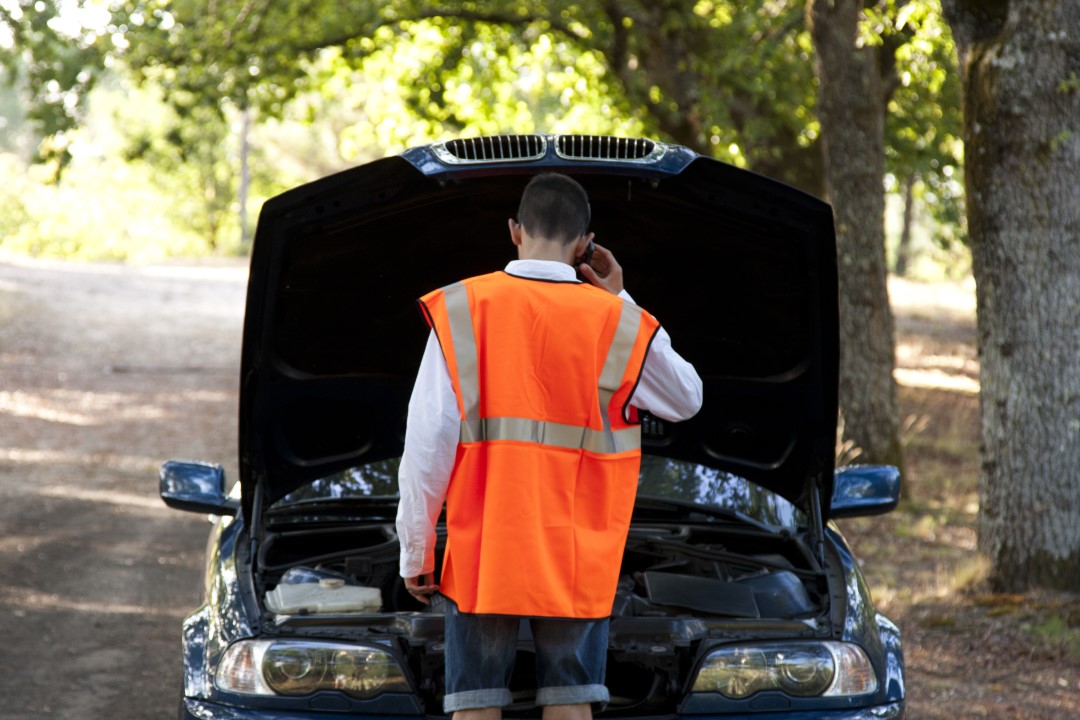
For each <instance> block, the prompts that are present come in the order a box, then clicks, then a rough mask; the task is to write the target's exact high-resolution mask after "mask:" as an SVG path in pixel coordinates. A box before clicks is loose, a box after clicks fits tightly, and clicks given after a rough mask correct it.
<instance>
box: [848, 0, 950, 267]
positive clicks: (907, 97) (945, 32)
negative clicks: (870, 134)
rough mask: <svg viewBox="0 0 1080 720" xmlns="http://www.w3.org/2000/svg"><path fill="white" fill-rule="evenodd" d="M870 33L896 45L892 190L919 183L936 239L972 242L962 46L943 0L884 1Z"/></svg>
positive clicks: (889, 138) (888, 126)
mask: <svg viewBox="0 0 1080 720" xmlns="http://www.w3.org/2000/svg"><path fill="white" fill-rule="evenodd" d="M864 32H865V33H868V37H874V38H877V41H879V42H881V43H882V44H884V45H885V46H886V47H888V48H890V50H891V52H892V56H891V59H892V61H893V66H892V72H891V77H890V80H891V82H892V87H891V88H890V92H889V97H888V101H887V103H888V104H887V113H886V116H885V118H886V120H885V136H886V141H885V147H886V172H887V173H888V176H887V180H888V181H889V182H888V183H887V187H888V188H889V190H891V191H893V192H899V191H900V188H901V187H902V186H903V181H904V179H906V178H908V177H914V178H915V180H916V185H915V193H916V197H917V198H918V199H919V200H920V201H921V203H922V204H923V205H924V206H925V207H926V208H927V209H928V211H929V213H930V215H931V217H932V218H933V220H934V223H933V225H934V227H935V234H934V239H935V240H936V241H937V242H938V243H939V244H940V245H941V246H942V247H948V246H949V245H951V244H953V243H956V242H960V243H963V242H966V228H965V224H964V205H963V201H964V199H963V193H964V186H963V169H962V168H963V140H962V132H963V116H962V107H961V106H962V100H961V97H962V95H961V87H960V72H959V67H958V64H957V62H958V61H957V55H956V46H955V44H954V42H953V39H952V35H951V33H950V32H949V27H948V25H947V24H946V22H945V19H944V17H943V16H942V12H941V6H940V3H939V1H938V0H918V1H909V2H899V1H898V0H881V1H880V2H879V3H878V4H877V5H876V6H875V7H874V8H871V9H869V10H867V23H866V24H865V25H864Z"/></svg>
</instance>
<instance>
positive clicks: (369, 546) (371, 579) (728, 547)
mask: <svg viewBox="0 0 1080 720" xmlns="http://www.w3.org/2000/svg"><path fill="white" fill-rule="evenodd" d="M440 530H441V529H440ZM444 538H445V535H444V534H442V533H441V532H440V534H439V542H438V545H437V548H436V556H437V557H441V553H442V546H443V541H444ZM398 553H399V547H398V541H397V534H396V531H395V529H394V526H393V525H392V524H388V523H374V524H355V525H335V526H331V527H312V528H304V529H286V530H281V531H272V532H267V534H266V536H265V537H264V539H263V542H262V543H261V544H260V549H259V557H258V561H257V564H256V567H257V568H258V580H259V582H258V586H259V587H258V591H259V594H260V596H261V597H265V595H266V594H268V593H270V592H272V591H274V590H275V588H277V586H278V585H279V584H280V583H282V582H283V581H284V582H292V581H293V580H292V579H291V578H290V577H288V575H287V573H289V571H290V570H294V569H306V570H309V571H311V572H312V573H313V574H312V575H311V576H309V577H307V578H306V581H307V582H311V583H315V582H318V579H319V577H320V576H322V577H323V578H327V579H336V580H340V581H341V583H343V584H344V585H346V586H355V587H363V588H377V589H378V590H379V592H380V594H381V603H380V605H381V607H380V608H379V610H378V612H381V613H395V612H418V611H424V610H425V606H423V605H421V604H420V603H418V602H417V601H416V600H414V599H413V598H412V597H411V596H410V595H409V594H408V593H407V592H406V591H405V588H404V583H403V582H402V581H401V578H400V577H399V576H398ZM436 571H438V568H436ZM294 575H295V573H294ZM301 581H303V578H301ZM324 585H327V589H328V590H333V589H337V588H338V587H340V583H336V582H335V583H324ZM328 594H332V593H328ZM826 594H827V585H826V583H825V577H824V574H823V572H822V570H821V568H819V567H818V565H817V562H816V561H815V560H814V558H813V556H812V554H811V553H810V552H809V550H808V548H807V546H806V544H805V543H804V542H803V541H802V540H801V539H800V538H799V537H798V536H797V535H795V534H794V533H790V532H787V531H782V532H772V531H766V530H761V529H758V528H752V527H746V528H737V527H730V526H722V527H708V526H702V525H693V524H656V525H634V526H632V527H631V528H630V532H629V536H628V538H627V542H626V551H625V554H624V555H623V559H622V566H621V570H620V580H619V585H618V590H617V592H616V598H615V603H614V605H613V608H612V617H613V618H621V617H680V616H686V615H688V614H690V615H694V616H698V617H726V618H753V619H770V618H771V619H788V620H790V619H802V618H808V617H813V616H815V615H817V614H819V613H820V612H821V611H822V609H823V606H824V597H825V595H826ZM363 610H364V611H365V612H371V611H372V606H371V604H370V602H369V603H368V604H366V605H365V606H364V608H363ZM317 612H318V608H316V607H311V608H307V609H306V612H304V611H303V610H301V611H300V614H315V613H317ZM335 612H338V613H340V612H341V610H340V608H339V609H337V610H335Z"/></svg>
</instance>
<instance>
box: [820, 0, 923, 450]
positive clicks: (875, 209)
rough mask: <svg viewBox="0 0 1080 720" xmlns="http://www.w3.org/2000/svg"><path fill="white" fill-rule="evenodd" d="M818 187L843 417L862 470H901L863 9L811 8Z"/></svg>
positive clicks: (854, 2)
mask: <svg viewBox="0 0 1080 720" xmlns="http://www.w3.org/2000/svg"><path fill="white" fill-rule="evenodd" d="M810 2H811V5H810V9H811V24H812V33H813V38H814V46H815V49H816V51H817V62H818V79H819V82H820V88H819V92H818V112H819V115H820V117H821V128H822V132H821V136H822V140H823V142H824V148H825V177H826V183H827V186H828V196H829V200H830V202H831V203H832V206H833V214H834V217H835V221H836V243H837V255H838V261H839V274H840V407H841V409H842V411H843V413H844V435H845V438H846V439H848V440H851V441H852V442H854V443H855V445H856V446H858V447H859V448H860V449H861V450H862V453H861V455H860V456H859V460H860V461H863V462H874V463H886V464H890V465H897V466H901V465H902V452H901V448H900V432H899V411H898V408H897V399H896V382H895V381H894V380H893V366H894V363H895V350H894V341H893V318H892V312H891V310H890V309H889V296H888V289H887V288H886V285H885V270H886V265H885V189H884V186H883V178H884V175H885V130H884V127H885V104H884V102H883V98H882V92H883V90H882V85H881V72H880V68H879V60H878V50H877V49H876V48H873V47H869V46H865V47H859V46H858V43H857V35H858V20H859V16H860V12H861V10H862V7H863V3H862V2H861V0H810Z"/></svg>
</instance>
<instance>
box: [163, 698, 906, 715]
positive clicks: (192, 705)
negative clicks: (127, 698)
mask: <svg viewBox="0 0 1080 720" xmlns="http://www.w3.org/2000/svg"><path fill="white" fill-rule="evenodd" d="M333 717H341V715H340V713H333V712H329V713H327V712H318V711H311V712H307V711H295V710H257V709H247V708H238V707H232V706H229V705H219V704H217V703H211V702H206V701H205V700H192V699H190V698H185V699H184V700H181V701H180V720H327V718H333ZM350 717H354V716H350ZM363 717H364V720H401V719H402V717H409V716H402V715H364V716H363ZM416 717H421V716H419V715H418V716H416ZM678 717H685V718H693V719H694V720H761V719H762V718H763V717H768V718H770V720H903V718H904V703H903V702H898V703H889V704H887V705H878V706H876V707H872V708H861V709H859V710H841V711H835V710H831V711H814V712H796V713H780V714H773V713H762V714H754V715H740V716H734V715H693V716H690V715H686V716H675V715H673V716H672V720H675V718H678ZM651 720H658V719H657V718H652V719H651Z"/></svg>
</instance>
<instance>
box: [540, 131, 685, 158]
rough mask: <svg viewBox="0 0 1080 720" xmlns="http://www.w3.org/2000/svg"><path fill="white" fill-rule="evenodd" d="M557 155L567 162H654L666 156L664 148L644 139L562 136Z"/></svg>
mask: <svg viewBox="0 0 1080 720" xmlns="http://www.w3.org/2000/svg"><path fill="white" fill-rule="evenodd" d="M555 153H556V154H557V155H558V156H559V157H561V158H565V159H567V160H615V161H619V160H622V161H627V160H630V161H653V160H656V159H658V158H659V157H660V156H661V155H663V154H664V146H663V145H661V144H659V143H655V142H653V141H652V140H645V139H643V138H636V139H631V138H620V137H611V136H610V135H560V136H559V137H558V138H557V139H556V142H555Z"/></svg>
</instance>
